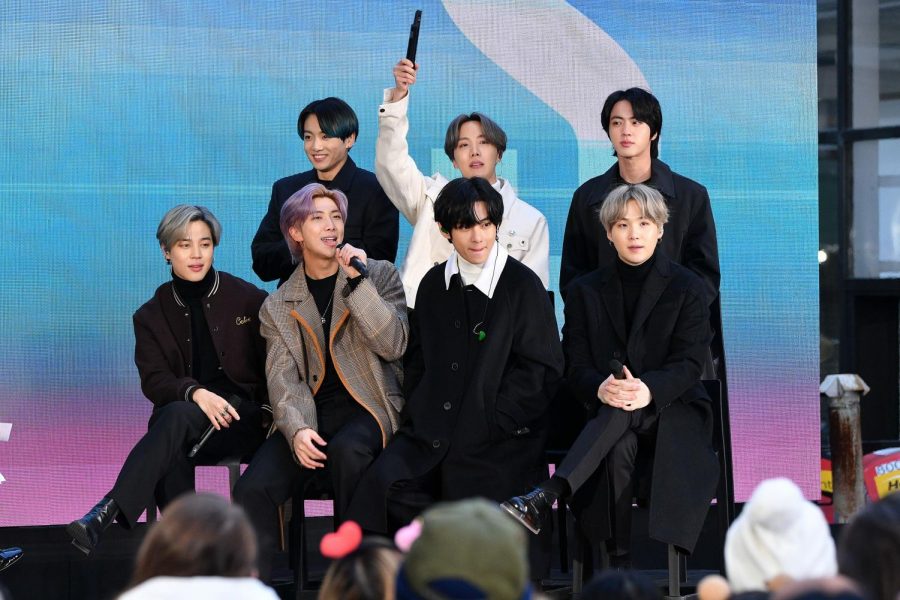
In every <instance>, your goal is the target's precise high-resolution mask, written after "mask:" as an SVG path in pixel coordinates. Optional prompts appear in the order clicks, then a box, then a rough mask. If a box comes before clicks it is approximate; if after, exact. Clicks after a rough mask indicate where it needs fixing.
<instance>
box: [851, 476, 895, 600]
mask: <svg viewBox="0 0 900 600" xmlns="http://www.w3.org/2000/svg"><path fill="white" fill-rule="evenodd" d="M838 568H839V570H840V572H841V573H842V574H843V575H846V576H847V577H850V578H851V579H853V580H855V581H856V582H857V583H859V585H860V586H862V588H863V590H864V591H865V592H866V593H867V594H868V595H869V596H871V597H872V598H896V597H897V595H898V594H900V492H894V493H892V494H890V495H888V496H885V497H884V498H882V499H881V500H879V501H878V502H875V503H874V504H870V505H869V506H867V507H866V508H864V509H863V510H862V511H860V512H859V513H857V515H856V516H855V517H853V519H852V520H851V521H850V523H848V524H847V526H846V527H844V530H843V532H841V537H840V543H839V544H838Z"/></svg>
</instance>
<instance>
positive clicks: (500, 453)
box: [349, 257, 563, 531]
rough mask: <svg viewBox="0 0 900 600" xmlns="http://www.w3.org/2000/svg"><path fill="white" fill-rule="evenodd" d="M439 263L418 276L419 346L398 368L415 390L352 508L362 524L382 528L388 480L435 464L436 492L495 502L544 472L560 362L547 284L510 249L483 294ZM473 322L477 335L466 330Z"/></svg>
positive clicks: (448, 497) (416, 330) (416, 317)
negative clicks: (405, 364)
mask: <svg viewBox="0 0 900 600" xmlns="http://www.w3.org/2000/svg"><path fill="white" fill-rule="evenodd" d="M445 264H446V263H441V264H440V265H438V266H435V267H434V268H432V269H431V270H430V271H429V272H428V273H427V274H426V275H425V277H424V278H423V279H422V282H421V284H420V285H419V291H418V296H417V300H416V310H415V311H413V313H412V326H413V327H414V333H413V337H414V338H415V339H416V340H417V343H416V344H415V345H416V346H418V347H419V348H420V350H419V352H420V353H421V354H418V355H417V356H418V359H417V360H416V359H413V360H410V361H408V367H407V370H406V373H405V375H404V377H405V378H406V379H407V381H405V382H404V384H405V385H406V384H410V383H411V387H412V391H411V393H410V394H409V396H408V399H407V403H406V406H405V408H404V414H403V415H402V419H403V423H402V424H401V427H400V431H399V432H398V434H397V436H395V438H394V440H393V441H392V442H391V443H390V444H388V446H387V448H385V450H384V451H382V453H381V455H380V456H379V457H378V459H377V460H376V462H375V464H374V465H373V466H372V467H371V468H370V469H369V471H368V472H367V474H366V476H365V477H364V479H363V481H362V483H361V484H360V486H359V487H358V488H357V494H356V496H355V497H354V499H353V502H352V504H351V507H350V515H349V516H350V518H353V519H356V520H358V521H360V524H361V525H362V526H363V528H364V529H369V530H372V531H385V530H386V527H387V526H386V516H385V496H386V493H387V489H388V488H389V486H390V485H391V484H392V483H393V482H395V481H398V480H404V479H412V478H415V477H419V476H422V475H425V474H426V473H428V472H430V471H431V470H432V469H435V468H437V467H439V469H440V495H441V499H442V500H457V499H462V498H470V497H474V496H482V497H486V498H489V499H493V500H497V501H501V500H505V499H506V498H508V497H510V496H512V495H516V494H520V493H523V492H525V491H527V490H528V489H529V488H530V487H531V486H533V485H535V484H536V483H538V482H539V481H541V480H543V479H544V478H546V474H547V471H546V465H545V464H544V462H543V451H544V442H545V440H546V433H547V431H546V428H547V409H548V407H549V405H550V399H551V398H552V395H553V393H554V392H555V388H556V385H557V383H558V381H559V380H560V378H561V377H562V371H563V357H562V347H561V344H560V341H559V333H558V329H557V326H556V318H555V316H554V312H553V307H552V305H551V303H550V298H549V296H548V294H547V290H546V289H544V286H543V284H541V281H540V279H539V278H538V276H537V275H535V274H534V272H533V271H531V269H529V268H528V267H526V266H524V265H523V264H521V263H520V262H518V261H517V260H515V259H513V258H511V257H510V258H508V259H507V261H506V264H505V266H504V269H503V271H502V272H501V274H500V275H499V278H498V280H497V286H496V289H495V291H494V294H493V297H492V298H491V299H490V301H488V298H487V296H485V295H484V294H483V293H482V292H481V291H479V290H478V289H477V288H475V287H474V286H467V287H465V288H463V287H461V286H460V279H459V276H458V275H454V277H453V278H452V280H451V283H450V287H449V289H448V288H447V286H446V283H445V279H444V266H445ZM480 322H483V323H482V325H481V326H480V327H478V330H483V331H484V332H485V334H486V337H485V338H484V340H483V341H478V339H477V337H476V334H474V333H473V329H475V327H476V325H477V324H479V323H480ZM413 352H415V350H413Z"/></svg>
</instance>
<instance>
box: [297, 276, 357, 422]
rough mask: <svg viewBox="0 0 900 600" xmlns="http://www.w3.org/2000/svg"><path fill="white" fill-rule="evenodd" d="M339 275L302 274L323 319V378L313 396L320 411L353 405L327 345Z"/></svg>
mask: <svg viewBox="0 0 900 600" xmlns="http://www.w3.org/2000/svg"><path fill="white" fill-rule="evenodd" d="M300 268H301V269H302V268H303V267H302V266H300ZM339 273H340V271H338V272H336V273H335V274H334V275H329V276H328V277H325V278H323V279H313V278H312V277H310V276H309V275H307V274H306V273H304V276H305V277H306V287H307V288H308V289H309V293H310V294H312V297H313V299H314V300H315V301H316V308H318V309H319V315H320V316H321V317H322V318H323V322H322V333H323V334H325V347H324V348H323V349H322V351H323V352H324V353H325V376H324V379H322V385H321V386H319V389H318V391H317V392H316V395H315V401H316V406H317V407H318V410H320V411H321V410H323V408H324V407H326V406H328V409H331V408H332V407H336V406H343V407H347V406H351V405H353V404H355V403H354V402H353V399H352V398H351V396H350V393H349V392H347V388H346V387H344V383H343V382H342V381H341V378H340V377H338V374H337V370H336V369H335V368H334V360H333V359H332V357H331V346H330V344H329V339H330V337H331V313H332V312H333V310H334V306H333V304H334V288H335V285H336V284H337V278H338V275H339ZM360 279H361V278H359V277H358V278H357V280H360ZM352 281H353V280H351V282H352ZM357 283H358V281H357ZM328 409H326V410H328Z"/></svg>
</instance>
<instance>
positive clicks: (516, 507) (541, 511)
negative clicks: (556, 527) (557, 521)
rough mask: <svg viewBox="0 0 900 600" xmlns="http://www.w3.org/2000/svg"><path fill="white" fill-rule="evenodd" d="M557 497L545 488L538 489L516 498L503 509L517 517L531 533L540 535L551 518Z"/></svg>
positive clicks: (505, 503)
mask: <svg viewBox="0 0 900 600" xmlns="http://www.w3.org/2000/svg"><path fill="white" fill-rule="evenodd" d="M556 500H557V495H556V494H554V493H553V492H551V491H549V490H545V489H544V488H540V487H536V488H534V489H533V490H531V491H530V492H528V493H527V494H525V495H524V496H515V497H513V498H510V499H509V500H507V501H506V502H504V503H503V504H501V505H500V506H501V508H503V510H505V511H506V512H508V513H509V514H510V515H512V516H513V517H515V519H516V520H517V521H519V522H520V523H521V524H522V525H524V526H525V527H527V528H528V530H529V531H531V533H534V534H537V533H540V531H541V527H543V526H544V522H545V521H546V520H547V518H548V517H549V516H550V511H551V510H552V509H553V503H554V502H556Z"/></svg>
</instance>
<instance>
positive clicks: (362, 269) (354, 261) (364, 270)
mask: <svg viewBox="0 0 900 600" xmlns="http://www.w3.org/2000/svg"><path fill="white" fill-rule="evenodd" d="M346 245H347V242H341V243H340V244H338V245H337V248H338V250H340V249H341V248H343V247H344V246H346ZM350 266H351V267H353V268H354V269H356V270H357V271H359V274H360V275H361V276H362V277H363V278H365V277H368V276H369V267H367V266H366V263H364V262H363V261H361V260H359V258H357V257H356V256H353V257H351V258H350Z"/></svg>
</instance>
